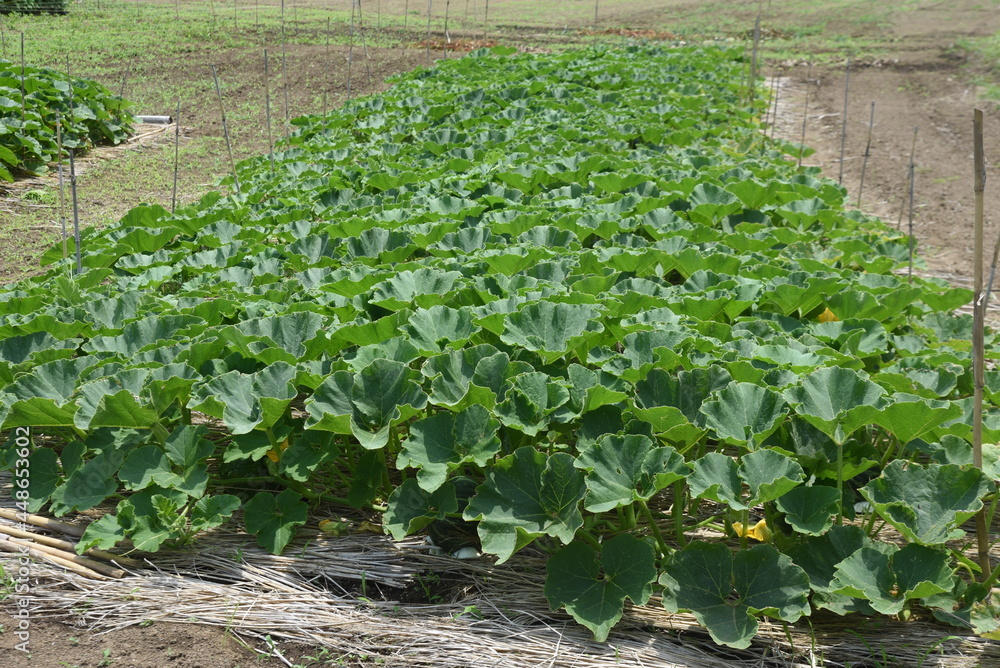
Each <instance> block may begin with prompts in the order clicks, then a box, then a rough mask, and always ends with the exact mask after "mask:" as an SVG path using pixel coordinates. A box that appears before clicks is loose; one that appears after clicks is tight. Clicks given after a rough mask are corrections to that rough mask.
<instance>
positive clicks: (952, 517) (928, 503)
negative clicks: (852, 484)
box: [858, 459, 996, 545]
mask: <svg viewBox="0 0 1000 668" xmlns="http://www.w3.org/2000/svg"><path fill="white" fill-rule="evenodd" d="M994 489H996V486H995V485H994V484H993V481H991V480H989V479H988V478H987V477H986V476H985V475H983V473H982V471H979V470H978V469H975V468H963V467H960V466H956V465H954V464H946V465H941V464H930V465H928V466H926V467H925V466H921V465H919V464H913V463H910V462H905V461H903V460H898V459H897V460H895V461H893V462H891V463H890V464H889V465H888V466H886V467H885V469H883V470H882V475H880V476H879V477H878V478H876V479H875V480H872V481H871V482H870V483H868V484H867V485H865V486H864V487H862V488H861V489H860V490H858V491H859V492H861V494H862V495H863V496H864V497H865V498H866V499H867V500H868V502H869V503H871V504H872V506H873V507H874V508H875V511H876V512H877V513H878V514H879V515H880V516H882V517H883V518H884V519H885V520H886V521H887V522H889V523H890V524H892V525H893V526H894V527H896V529H898V530H899V532H900V533H902V534H903V535H904V536H906V538H907V539H908V540H911V541H913V542H915V543H919V544H921V545H940V544H942V543H944V542H945V541H948V540H955V539H958V538H961V537H962V536H964V535H965V533H964V532H963V531H962V530H961V529H959V528H957V525H959V524H961V523H962V522H964V521H965V520H967V519H969V518H970V517H972V516H973V515H974V514H975V513H976V512H978V511H979V509H980V508H982V507H983V502H982V498H983V497H984V496H985V495H986V494H988V493H991V492H992V491H993V490H994Z"/></svg>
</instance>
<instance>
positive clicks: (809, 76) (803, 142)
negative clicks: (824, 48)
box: [799, 61, 813, 169]
mask: <svg viewBox="0 0 1000 668" xmlns="http://www.w3.org/2000/svg"><path fill="white" fill-rule="evenodd" d="M812 71H813V64H812V62H811V61H810V63H809V69H808V70H807V71H806V99H805V101H804V102H803V103H802V140H801V141H800V142H799V168H800V169H801V168H802V154H803V153H805V150H806V122H807V121H808V120H809V86H810V85H811V84H812Z"/></svg>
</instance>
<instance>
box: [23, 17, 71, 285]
mask: <svg viewBox="0 0 1000 668" xmlns="http://www.w3.org/2000/svg"><path fill="white" fill-rule="evenodd" d="M22 39H23V33H22ZM66 81H67V85H68V87H69V109H70V127H72V125H73V121H74V120H76V106H75V104H76V103H75V102H74V101H73V77H72V76H71V75H70V69H69V54H67V55H66ZM74 143H75V142H74ZM74 153H75V151H74V150H73V149H72V148H71V149H70V150H69V190H70V196H71V197H72V199H73V243H74V244H75V245H76V249H75V250H76V252H75V255H76V274H77V275H79V274H80V273H81V272H82V271H83V260H82V258H81V255H80V207H79V203H78V201H77V197H76V163H75V161H74Z"/></svg>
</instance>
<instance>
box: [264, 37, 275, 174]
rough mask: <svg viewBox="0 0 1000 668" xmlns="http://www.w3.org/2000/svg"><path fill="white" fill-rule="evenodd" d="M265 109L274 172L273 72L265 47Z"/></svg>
mask: <svg viewBox="0 0 1000 668" xmlns="http://www.w3.org/2000/svg"><path fill="white" fill-rule="evenodd" d="M264 109H265V112H266V114H267V156H268V158H269V159H270V160H271V173H272V174H273V173H274V135H273V134H272V133H271V72H270V70H269V69H268V58H267V49H264Z"/></svg>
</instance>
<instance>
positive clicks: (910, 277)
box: [907, 128, 919, 283]
mask: <svg viewBox="0 0 1000 668" xmlns="http://www.w3.org/2000/svg"><path fill="white" fill-rule="evenodd" d="M918 129H919V128H913V145H912V146H911V147H910V167H909V174H910V213H909V218H910V226H909V231H910V243H909V247H910V268H909V270H908V272H907V278H908V280H909V282H910V283H912V282H913V190H914V181H915V180H916V179H915V174H916V170H915V169H914V163H913V156H914V154H915V152H916V150H917V130H918Z"/></svg>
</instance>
